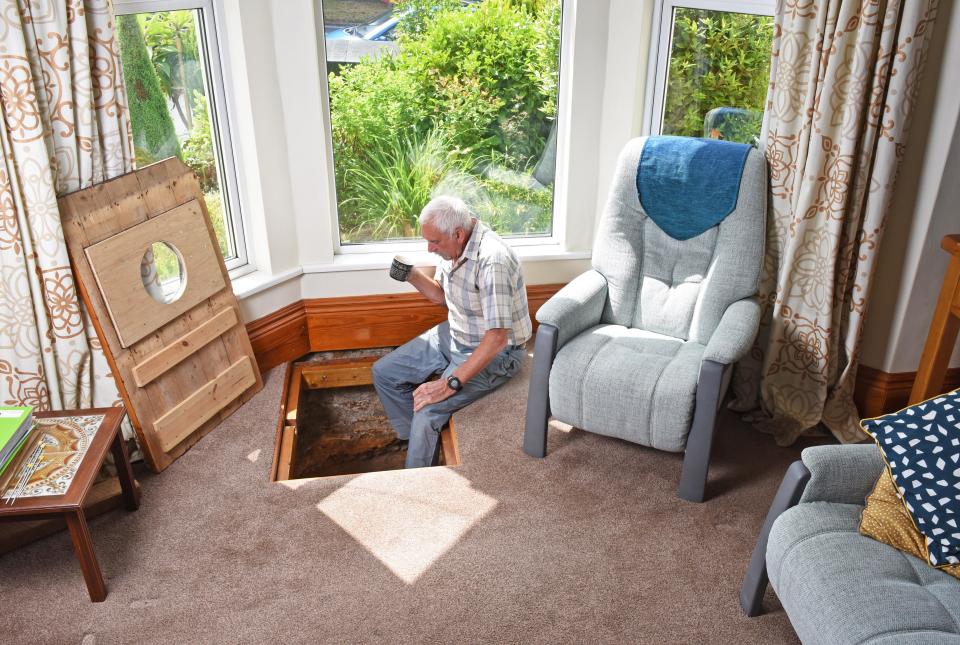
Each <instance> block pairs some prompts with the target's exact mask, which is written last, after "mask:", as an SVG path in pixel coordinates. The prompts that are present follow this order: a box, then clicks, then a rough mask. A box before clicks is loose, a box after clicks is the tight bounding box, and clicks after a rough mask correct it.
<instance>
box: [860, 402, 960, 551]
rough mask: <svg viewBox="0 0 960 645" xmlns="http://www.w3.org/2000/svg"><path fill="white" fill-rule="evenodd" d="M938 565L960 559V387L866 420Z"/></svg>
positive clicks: (864, 422) (863, 424) (865, 427)
mask: <svg viewBox="0 0 960 645" xmlns="http://www.w3.org/2000/svg"><path fill="white" fill-rule="evenodd" d="M861 426H862V427H863V429H864V430H865V431H866V432H867V433H868V434H870V436H872V437H873V438H874V440H875V441H876V442H877V445H878V446H879V447H880V450H881V451H882V452H883V456H884V458H885V459H886V461H887V465H888V466H889V468H890V474H891V475H892V476H893V481H894V483H895V484H896V485H897V488H898V490H899V491H900V498H901V499H902V500H903V503H904V505H905V506H906V507H907V510H908V511H909V512H910V516H911V517H912V518H913V521H914V524H915V525H916V527H917V529H918V530H919V531H920V532H921V533H923V535H924V536H925V537H926V542H927V545H926V552H927V560H928V562H929V563H930V564H931V565H933V566H935V567H936V566H942V565H945V564H960V390H957V391H955V392H951V393H949V394H942V395H940V396H938V397H935V398H933V399H929V400H927V401H923V402H922V403H917V404H915V405H912V406H910V407H907V408H904V409H903V410H900V411H899V412H894V413H893V414H887V415H884V416H882V417H877V418H875V419H864V420H863V421H862V422H861Z"/></svg>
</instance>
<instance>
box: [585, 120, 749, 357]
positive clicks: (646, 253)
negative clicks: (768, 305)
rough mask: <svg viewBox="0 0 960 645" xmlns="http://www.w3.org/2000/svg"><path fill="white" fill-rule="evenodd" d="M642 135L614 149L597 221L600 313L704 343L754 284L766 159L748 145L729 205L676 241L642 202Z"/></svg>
mask: <svg viewBox="0 0 960 645" xmlns="http://www.w3.org/2000/svg"><path fill="white" fill-rule="evenodd" d="M646 140H647V138H646V137H641V138H637V139H633V140H631V141H629V142H628V143H627V145H626V146H625V147H624V149H623V151H622V152H621V153H620V158H619V160H618V162H617V170H616V174H615V176H614V180H613V185H612V187H611V189H610V194H609V196H608V198H607V204H606V207H605V208H604V212H603V216H602V218H601V221H600V229H599V232H598V234H597V241H596V244H595V245H594V253H593V268H594V269H596V270H597V271H599V272H600V273H602V274H603V275H604V276H605V277H606V279H607V286H608V289H607V301H606V304H605V305H604V311H603V317H602V318H601V320H602V322H604V323H610V324H616V325H624V326H626V327H635V328H640V329H645V330H647V331H653V332H657V333H660V334H666V335H668V336H673V337H675V338H681V339H683V340H692V341H696V342H700V343H704V344H705V343H707V341H709V340H710V337H711V336H712V335H713V331H714V330H715V329H716V327H717V324H718V323H719V322H720V317H721V316H723V312H724V311H726V309H727V307H728V306H729V305H730V304H732V303H733V302H736V301H737V300H741V299H743V298H747V297H749V296H751V295H754V294H755V293H756V291H757V281H758V280H759V277H760V266H761V263H762V262H763V247H764V227H765V220H766V203H767V166H766V161H765V160H764V158H763V155H762V154H761V153H760V152H759V151H757V150H755V149H751V150H750V152H749V153H748V155H747V159H746V163H745V165H744V168H743V174H742V177H741V181H740V190H739V194H738V197H737V202H736V208H735V209H734V210H733V212H731V213H730V214H729V215H727V216H726V217H725V218H724V219H723V220H722V221H721V222H720V223H719V224H717V225H715V226H713V227H712V228H709V229H707V230H706V231H704V232H703V233H701V234H700V235H697V236H695V237H691V238H690V239H687V240H682V241H681V240H677V239H674V238H673V237H671V236H669V235H667V234H666V233H665V232H664V231H663V230H662V229H661V228H660V227H659V226H657V224H656V223H655V222H654V220H653V219H652V218H650V217H649V216H648V215H647V213H646V212H645V211H644V209H643V206H642V205H641V204H640V199H639V195H638V193H637V183H636V178H637V167H638V164H639V163H640V157H641V153H642V151H643V146H644V144H645V143H646ZM690 190H691V191H694V190H697V187H696V186H691V187H690Z"/></svg>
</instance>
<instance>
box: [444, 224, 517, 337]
mask: <svg viewBox="0 0 960 645" xmlns="http://www.w3.org/2000/svg"><path fill="white" fill-rule="evenodd" d="M435 279H436V281H437V282H438V283H440V287H441V288H442V289H443V295H444V297H445V298H446V301H447V309H448V311H449V314H448V316H447V317H448V319H449V321H450V333H451V335H452V336H453V338H454V340H456V341H457V342H458V343H460V344H462V345H467V346H469V347H476V346H477V345H479V344H480V341H481V340H482V339H483V335H484V334H485V333H486V331H487V330H488V329H508V330H509V336H508V340H507V342H508V344H510V345H522V344H523V343H526V342H527V341H528V340H529V339H530V336H531V335H533V325H532V324H531V323H530V310H529V308H528V307H527V288H526V286H525V285H524V283H523V271H522V270H521V268H520V260H519V259H517V255H516V253H514V252H513V249H511V248H510V247H509V246H507V244H506V243H504V241H503V240H501V239H500V237H499V236H498V235H497V234H496V233H494V232H493V231H491V230H490V229H489V228H488V227H487V226H486V225H485V224H483V222H480V221H477V223H476V224H475V225H474V227H473V233H472V234H471V235H470V239H469V240H468V241H467V246H466V248H464V250H463V254H462V255H461V256H460V257H459V258H457V260H456V261H451V260H443V261H442V262H440V264H439V265H438V266H437V272H436V275H435Z"/></svg>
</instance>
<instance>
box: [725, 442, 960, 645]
mask: <svg viewBox="0 0 960 645" xmlns="http://www.w3.org/2000/svg"><path fill="white" fill-rule="evenodd" d="M883 468H884V463H883V460H882V458H881V456H880V452H879V451H878V450H877V448H876V446H874V445H873V444H860V445H848V446H818V447H814V448H807V449H806V450H804V451H803V453H802V455H801V461H798V462H795V463H794V464H793V465H791V466H790V468H789V469H788V471H787V474H786V476H785V477H784V480H783V483H782V484H781V486H780V489H779V490H778V491H777V495H776V497H775V499H774V502H773V504H772V505H771V507H770V512H769V513H768V515H767V519H766V522H765V523H764V526H763V529H762V530H761V533H760V537H759V539H758V540H757V545H756V548H755V549H754V552H753V557H752V559H751V561H750V567H749V569H748V570H747V576H746V578H745V580H744V583H743V588H742V589H741V592H740V604H741V606H742V607H743V609H744V611H745V612H746V613H747V615H750V616H755V615H757V614H759V613H760V611H761V609H762V607H761V602H762V599H763V593H764V591H765V589H766V586H767V580H768V574H769V582H770V584H771V585H772V586H773V589H774V591H775V592H776V594H777V596H778V598H779V599H780V602H781V604H782V605H783V608H784V610H785V611H786V613H787V616H788V617H789V618H790V622H791V623H792V624H793V627H794V629H795V630H796V632H797V635H798V636H799V637H800V640H802V641H803V642H804V643H829V644H831V645H841V644H843V643H871V644H875V645H880V644H892V643H911V644H912V643H917V644H931V645H932V644H934V643H945V644H946V643H951V644H960V580H957V579H956V578H953V577H951V576H949V575H947V574H946V573H944V572H942V571H937V570H936V569H934V568H933V567H930V566H928V565H927V564H926V563H924V562H923V561H921V560H918V559H917V558H914V557H913V556H910V555H906V554H905V553H902V552H900V551H898V550H896V549H894V548H892V547H890V546H887V545H886V544H883V543H881V542H877V541H876V540H873V539H871V538H868V537H865V536H863V535H860V533H859V530H858V529H859V526H860V514H861V512H862V511H863V505H864V500H865V498H866V497H867V495H869V494H870V491H871V490H872V489H873V486H874V484H875V483H876V481H877V478H878V477H879V476H880V473H881V472H882V471H883Z"/></svg>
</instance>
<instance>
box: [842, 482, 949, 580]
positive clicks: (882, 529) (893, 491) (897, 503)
mask: <svg viewBox="0 0 960 645" xmlns="http://www.w3.org/2000/svg"><path fill="white" fill-rule="evenodd" d="M860 533H861V534H863V535H866V536H867V537H868V538H873V539H874V540H876V541H878V542H883V543H884V544H888V545H890V546H892V547H893V548H895V549H898V550H900V551H903V552H904V553H908V554H910V555H912V556H913V557H915V558H917V559H920V560H924V561H927V562H929V561H930V560H929V559H928V557H929V556H928V555H927V538H925V537H924V536H923V534H922V533H921V532H920V531H918V530H917V527H916V526H914V524H913V518H912V517H910V513H908V512H907V507H906V506H904V505H903V500H902V499H900V491H898V490H897V486H896V484H894V483H893V479H891V478H890V471H888V470H886V469H884V471H883V474H882V475H880V478H879V479H878V480H877V485H876V486H874V487H873V492H872V493H870V496H869V497H867V505H866V506H865V507H864V509H863V514H862V515H861V516H860ZM937 568H938V569H940V570H941V571H943V572H945V573H949V574H950V575H951V576H953V577H954V578H957V579H960V564H945V565H941V566H939V567H937Z"/></svg>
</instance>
